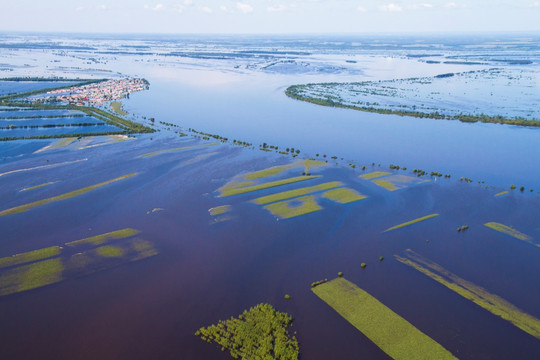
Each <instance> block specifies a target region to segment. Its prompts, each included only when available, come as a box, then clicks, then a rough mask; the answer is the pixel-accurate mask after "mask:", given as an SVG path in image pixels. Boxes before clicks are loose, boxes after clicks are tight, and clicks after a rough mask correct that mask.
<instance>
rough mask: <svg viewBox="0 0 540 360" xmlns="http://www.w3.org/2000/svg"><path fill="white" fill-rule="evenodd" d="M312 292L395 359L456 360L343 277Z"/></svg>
mask: <svg viewBox="0 0 540 360" xmlns="http://www.w3.org/2000/svg"><path fill="white" fill-rule="evenodd" d="M311 291H313V292H314V293H315V295H317V296H318V297H319V298H320V299H321V300H323V301H324V302H325V303H327V304H328V305H329V306H330V307H331V308H332V309H334V310H335V311H336V312H337V313H338V314H340V315H341V316H343V317H344V318H345V320H347V321H348V322H349V323H351V324H352V325H353V326H354V327H355V328H357V329H358V330H359V331H360V332H362V333H363V334H364V335H365V336H366V337H368V338H369V339H370V340H371V341H373V343H375V345H377V346H378V347H379V348H380V349H381V350H382V351H384V352H385V353H386V354H388V355H389V356H390V357H392V358H393V359H403V360H405V359H406V360H411V359H441V360H442V359H456V358H455V357H454V356H453V355H452V354H451V353H450V352H449V351H448V350H446V349H445V348H443V347H442V346H441V345H440V344H438V343H437V342H436V341H434V340H433V339H431V338H430V337H429V336H427V335H426V334H424V333H423V332H421V331H420V330H418V329H417V328H416V327H414V325H412V324H411V323H409V322H408V321H407V320H405V319H404V318H402V317H401V316H399V315H398V314H396V313H395V312H393V311H392V310H391V309H389V308H388V307H386V306H385V305H384V304H383V303H381V302H380V301H379V300H377V299H376V298H374V297H373V296H371V295H370V294H369V293H367V292H366V291H364V290H362V289H360V288H359V287H357V286H356V285H355V284H353V283H351V282H349V281H347V280H345V279H344V278H342V277H340V278H337V279H334V280H332V281H329V282H327V283H324V284H321V285H319V286H317V287H313V288H312V289H311Z"/></svg>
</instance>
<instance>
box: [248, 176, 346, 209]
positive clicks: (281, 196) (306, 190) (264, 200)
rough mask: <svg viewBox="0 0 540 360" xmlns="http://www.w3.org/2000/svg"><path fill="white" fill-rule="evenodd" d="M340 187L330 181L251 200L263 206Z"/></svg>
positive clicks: (340, 184)
mask: <svg viewBox="0 0 540 360" xmlns="http://www.w3.org/2000/svg"><path fill="white" fill-rule="evenodd" d="M342 185H343V184H342V183H341V182H339V181H332V182H327V183H324V184H319V185H314V186H308V187H303V188H300V189H294V190H289V191H283V192H280V193H276V194H272V195H267V196H262V197H260V198H257V199H255V200H253V202H254V203H255V204H258V205H264V204H269V203H272V202H276V201H281V200H286V199H291V198H294V197H298V196H302V195H307V194H311V193H314V192H317V191H322V190H328V189H333V188H336V187H338V186H342Z"/></svg>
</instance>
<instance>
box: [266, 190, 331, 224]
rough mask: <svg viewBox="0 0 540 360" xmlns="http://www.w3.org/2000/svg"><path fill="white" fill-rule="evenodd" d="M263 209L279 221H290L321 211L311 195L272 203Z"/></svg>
mask: <svg viewBox="0 0 540 360" xmlns="http://www.w3.org/2000/svg"><path fill="white" fill-rule="evenodd" d="M264 208H265V209H266V210H268V211H270V212H271V213H272V215H274V216H277V217H279V218H281V219H290V218H293V217H296V216H300V215H305V214H309V213H312V212H315V211H319V210H322V207H321V206H320V205H319V204H317V202H316V201H315V197H314V196H313V195H309V196H304V197H299V198H296V199H292V200H287V201H281V202H277V203H273V204H270V205H266V206H265V207H264Z"/></svg>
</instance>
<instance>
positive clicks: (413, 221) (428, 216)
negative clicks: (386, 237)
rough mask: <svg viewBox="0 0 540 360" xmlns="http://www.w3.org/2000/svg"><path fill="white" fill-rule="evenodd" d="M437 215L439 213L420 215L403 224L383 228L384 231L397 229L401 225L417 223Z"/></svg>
mask: <svg viewBox="0 0 540 360" xmlns="http://www.w3.org/2000/svg"><path fill="white" fill-rule="evenodd" d="M437 216H439V214H431V215H427V216H422V217H421V218H418V219H414V220H411V221H407V222H405V223H403V224H399V225H396V226H392V227H391V228H388V229H386V230H384V232H387V231H392V230H396V229H399V228H402V227H405V226H409V225H413V224H416V223H419V222H421V221H425V220H429V219H431V218H434V217H437Z"/></svg>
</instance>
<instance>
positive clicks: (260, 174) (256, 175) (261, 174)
mask: <svg viewBox="0 0 540 360" xmlns="http://www.w3.org/2000/svg"><path fill="white" fill-rule="evenodd" d="M292 166H293V164H289V165H280V166H274V167H271V168H268V169H264V170H259V171H255V172H252V173H248V174H245V175H244V179H246V180H256V179H261V178H265V177H269V176H273V175H278V174H281V173H282V172H284V171H287V170H289V169H291V168H292Z"/></svg>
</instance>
